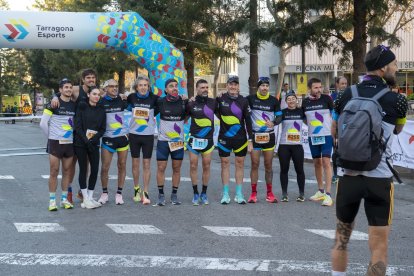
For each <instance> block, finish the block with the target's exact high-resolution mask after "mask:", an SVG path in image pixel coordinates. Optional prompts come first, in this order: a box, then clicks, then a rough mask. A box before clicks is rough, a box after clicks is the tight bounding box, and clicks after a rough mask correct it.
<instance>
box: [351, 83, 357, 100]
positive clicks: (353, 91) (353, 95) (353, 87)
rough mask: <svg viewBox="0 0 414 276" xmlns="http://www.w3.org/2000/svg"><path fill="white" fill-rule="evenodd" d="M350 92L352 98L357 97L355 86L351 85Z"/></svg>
mask: <svg viewBox="0 0 414 276" xmlns="http://www.w3.org/2000/svg"><path fill="white" fill-rule="evenodd" d="M351 92H352V98H356V97H358V96H359V94H358V89H357V86H356V85H351Z"/></svg>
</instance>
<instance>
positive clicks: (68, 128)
mask: <svg viewBox="0 0 414 276" xmlns="http://www.w3.org/2000/svg"><path fill="white" fill-rule="evenodd" d="M62 129H63V130H66V133H65V134H64V135H63V138H69V137H71V136H72V133H73V120H72V118H69V119H68V124H67V125H66V124H63V125H62Z"/></svg>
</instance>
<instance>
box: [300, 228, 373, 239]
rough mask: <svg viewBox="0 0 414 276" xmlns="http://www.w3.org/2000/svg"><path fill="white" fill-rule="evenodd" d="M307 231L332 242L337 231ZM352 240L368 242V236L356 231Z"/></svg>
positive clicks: (353, 232)
mask: <svg viewBox="0 0 414 276" xmlns="http://www.w3.org/2000/svg"><path fill="white" fill-rule="evenodd" d="M305 230H306V231H309V232H311V233H314V234H316V235H319V236H322V237H325V238H328V239H331V240H333V239H335V230H322V229H305ZM351 240H355V241H367V240H368V234H366V233H364V232H360V231H355V230H354V231H352V235H351Z"/></svg>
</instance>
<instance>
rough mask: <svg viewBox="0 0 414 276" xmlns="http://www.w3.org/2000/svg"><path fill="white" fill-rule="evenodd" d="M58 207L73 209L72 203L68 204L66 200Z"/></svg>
mask: <svg viewBox="0 0 414 276" xmlns="http://www.w3.org/2000/svg"><path fill="white" fill-rule="evenodd" d="M60 207H61V208H64V209H73V205H72V203H70V202H69V200H67V199H65V200H63V201H61V202H60Z"/></svg>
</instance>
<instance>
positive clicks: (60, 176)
mask: <svg viewBox="0 0 414 276" xmlns="http://www.w3.org/2000/svg"><path fill="white" fill-rule="evenodd" d="M49 177H50V175H48V174H42V178H43V179H49ZM108 177H109V179H110V180H116V179H118V175H109V176H108ZM0 179H1V178H0ZM58 179H62V175H60V174H59V175H58ZM131 179H132V178H131V177H129V176H126V177H125V180H131Z"/></svg>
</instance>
